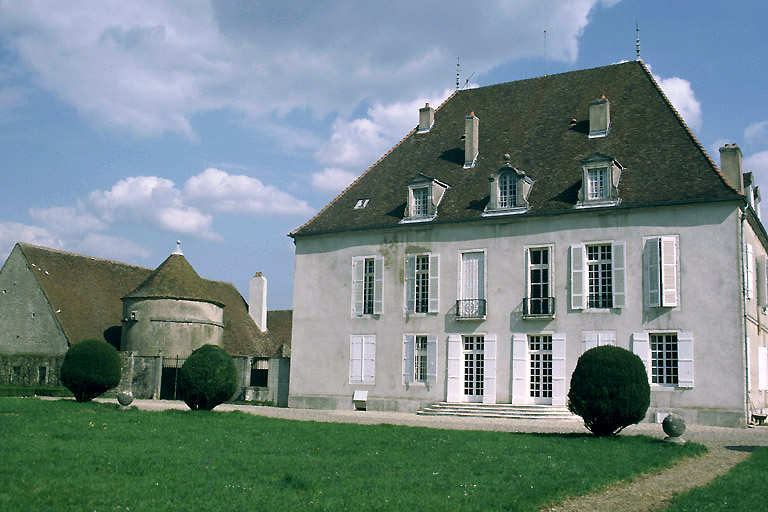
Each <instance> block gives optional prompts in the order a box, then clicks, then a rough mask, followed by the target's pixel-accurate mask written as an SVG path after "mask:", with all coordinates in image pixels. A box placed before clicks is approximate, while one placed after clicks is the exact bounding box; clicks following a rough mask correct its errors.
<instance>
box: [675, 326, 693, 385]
mask: <svg viewBox="0 0 768 512" xmlns="http://www.w3.org/2000/svg"><path fill="white" fill-rule="evenodd" d="M677 385H678V386H680V387H681V388H692V387H693V333H692V332H681V333H680V334H678V335H677Z"/></svg>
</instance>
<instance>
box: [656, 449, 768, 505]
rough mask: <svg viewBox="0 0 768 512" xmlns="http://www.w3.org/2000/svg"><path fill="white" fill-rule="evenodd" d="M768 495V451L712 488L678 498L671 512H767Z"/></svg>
mask: <svg viewBox="0 0 768 512" xmlns="http://www.w3.org/2000/svg"><path fill="white" fill-rule="evenodd" d="M766 491H768V448H765V447H763V448H757V449H756V450H755V452H754V453H753V454H752V455H750V456H749V458H748V459H747V460H745V461H744V462H741V463H740V464H737V465H736V466H735V467H734V468H733V469H732V470H731V471H729V472H728V473H726V474H724V475H721V476H719V477H717V478H715V479H714V480H712V482H710V483H709V485H706V486H704V487H697V488H695V489H692V490H691V491H689V492H687V493H685V494H682V495H680V496H678V497H676V498H675V499H674V500H673V501H672V505H671V506H670V507H669V508H668V509H667V510H668V511H671V512H685V511H699V510H701V511H706V510H717V511H720V510H744V511H752V510H764V509H765V507H766V505H765V494H766Z"/></svg>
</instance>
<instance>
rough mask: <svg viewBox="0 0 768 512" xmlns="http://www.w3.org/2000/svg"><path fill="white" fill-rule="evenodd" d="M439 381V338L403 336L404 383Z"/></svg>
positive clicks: (424, 335) (432, 335)
mask: <svg viewBox="0 0 768 512" xmlns="http://www.w3.org/2000/svg"><path fill="white" fill-rule="evenodd" d="M436 381H437V336H436V335H434V334H404V335H403V382H404V383H406V384H409V383H413V382H418V383H427V382H436Z"/></svg>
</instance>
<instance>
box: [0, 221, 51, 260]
mask: <svg viewBox="0 0 768 512" xmlns="http://www.w3.org/2000/svg"><path fill="white" fill-rule="evenodd" d="M16 242H26V243H28V244H34V245H42V246H45V247H53V248H61V247H62V246H63V243H62V241H61V239H60V238H59V237H57V236H55V235H54V234H52V233H51V232H50V231H48V230H47V229H45V228H41V227H39V226H28V225H26V224H20V223H18V222H0V258H1V259H3V260H5V258H7V257H8V255H9V254H10V253H11V249H13V246H14V244H15V243H16Z"/></svg>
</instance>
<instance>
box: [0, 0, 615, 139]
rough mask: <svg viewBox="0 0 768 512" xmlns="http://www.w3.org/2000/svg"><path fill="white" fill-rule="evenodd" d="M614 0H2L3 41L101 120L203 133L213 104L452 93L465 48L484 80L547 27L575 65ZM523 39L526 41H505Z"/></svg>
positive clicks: (284, 104)
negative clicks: (201, 116) (591, 28)
mask: <svg viewBox="0 0 768 512" xmlns="http://www.w3.org/2000/svg"><path fill="white" fill-rule="evenodd" d="M611 4H612V0H603V2H602V4H601V3H600V1H599V0H577V1H572V2H556V3H552V4H547V5H546V7H542V5H541V3H540V2H539V1H538V0H525V1H523V0H494V1H488V2H482V3H478V4H476V5H475V4H473V5H472V8H468V7H467V4H466V2H463V1H458V0H451V1H440V2H438V1H437V0H432V1H424V2H411V1H406V0H392V2H387V3H371V2H355V3H348V2H328V3H325V2H324V3H323V4H319V3H316V2H237V1H228V2H214V3H211V2H208V1H205V0H194V1H193V0H190V1H189V2H184V3H177V2H154V1H151V0H143V1H140V0H137V1H134V2H122V1H118V0H112V1H107V0H105V1H100V2H89V1H75V0H72V1H69V2H67V3H66V5H64V4H61V5H57V4H54V5H51V3H50V2H45V1H34V0H28V1H25V2H2V3H0V38H1V39H2V40H3V43H4V46H5V48H7V50H8V51H9V52H12V54H13V57H14V58H15V59H16V60H18V62H19V63H20V66H21V67H23V68H24V70H25V71H26V72H28V73H29V74H30V76H32V77H33V79H34V82H35V84H36V85H37V86H38V87H41V88H43V89H46V90H49V91H52V92H53V93H54V94H55V95H56V96H58V97H59V98H61V99H62V100H63V101H65V102H66V103H68V104H70V105H73V106H74V107H75V108H76V109H77V110H78V112H79V113H80V114H81V115H82V116H83V117H85V118H87V119H90V120H91V121H92V122H93V123H94V124H97V125H100V126H108V127H117V128H120V129H125V130H128V131H130V132H133V133H134V134H137V135H141V136H152V135H157V134H160V133H163V132H176V133H180V134H183V135H184V136H186V137H190V138H194V137H195V134H194V131H193V127H192V124H191V121H190V120H191V118H192V116H194V115H195V114H196V113H200V112H205V111H210V110H217V109H232V110H233V111H234V112H238V113H245V114H247V115H248V116H249V117H251V118H256V119H259V118H262V119H263V118H265V117H268V116H273V115H274V114H275V113H278V114H279V115H282V114H286V113H289V112H291V111H293V110H302V109H311V113H312V114H313V115H314V116H316V117H317V118H322V117H324V116H326V115H327V114H329V113H332V112H338V113H339V114H340V115H341V116H342V117H346V116H348V115H349V114H350V112H352V111H353V110H354V109H355V108H356V107H357V106H358V105H360V104H361V102H363V101H366V102H368V103H371V104H376V103H380V104H391V103H393V102H396V101H398V100H399V98H403V97H406V98H407V97H411V98H412V97H416V96H417V95H418V94H419V92H420V91H423V90H425V89H427V90H438V89H442V88H444V87H445V86H450V85H451V84H452V82H453V77H454V75H453V70H454V63H455V59H456V57H457V56H460V57H461V59H462V63H463V64H464V65H465V68H466V69H471V70H472V71H474V72H475V73H477V74H478V75H480V74H482V73H484V72H486V71H488V70H491V69H493V68H495V67H497V66H499V65H500V64H503V63H504V62H508V61H510V60H513V59H521V58H531V57H538V56H541V54H542V52H543V47H542V44H541V34H542V33H543V31H544V30H547V35H548V39H547V58H548V59H551V60H554V61H565V62H573V61H574V60H575V58H576V56H577V52H578V39H579V37H580V36H581V34H582V32H583V30H584V28H585V27H586V25H587V23H588V21H589V15H590V12H591V11H592V10H593V9H595V8H596V7H597V6H599V5H602V6H603V7H604V6H606V5H611ZM456 19H461V23H460V24H457V23H456ZM369 20H375V27H376V29H375V30H372V26H373V25H372V24H371V23H370V22H369ZM395 33H397V34H402V35H403V36H402V37H393V34H395ZM329 34H332V36H333V37H329ZM510 34H514V40H515V44H513V45H509V44H499V41H508V40H509V37H510ZM267 133H270V131H267ZM278 135H279V134H278ZM310 139H311V137H310ZM298 143H299V144H301V145H311V144H312V143H313V141H312V140H306V141H298Z"/></svg>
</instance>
